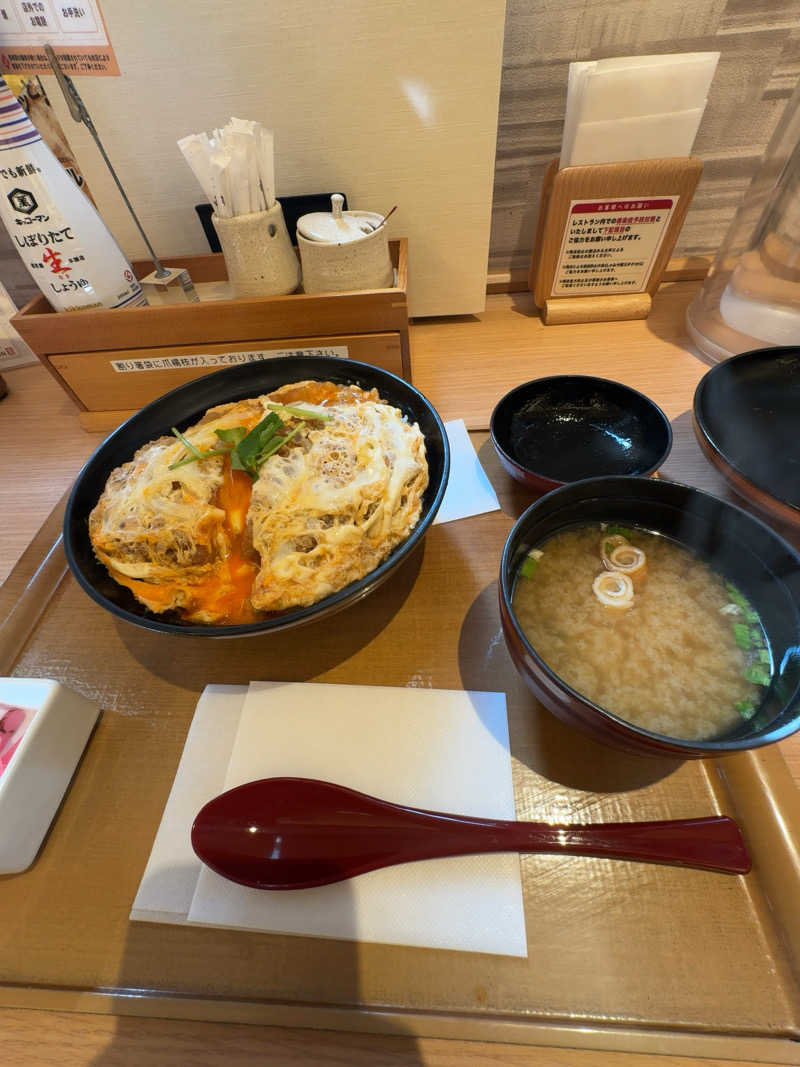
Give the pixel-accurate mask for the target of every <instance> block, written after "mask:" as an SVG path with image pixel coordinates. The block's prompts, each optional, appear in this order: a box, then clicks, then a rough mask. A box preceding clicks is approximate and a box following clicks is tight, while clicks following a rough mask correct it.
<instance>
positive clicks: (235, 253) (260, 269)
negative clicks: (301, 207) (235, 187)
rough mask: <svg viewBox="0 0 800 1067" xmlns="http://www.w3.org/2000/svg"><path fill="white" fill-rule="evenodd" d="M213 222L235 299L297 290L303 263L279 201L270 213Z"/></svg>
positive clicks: (256, 213) (263, 212)
mask: <svg viewBox="0 0 800 1067" xmlns="http://www.w3.org/2000/svg"><path fill="white" fill-rule="evenodd" d="M211 219H212V222H213V223H214V229H215V230H216V231H217V235H218V236H219V242H220V244H221V245H222V252H223V254H224V256H225V266H226V267H227V269H228V279H229V280H230V283H231V288H232V289H233V295H234V296H235V297H240V296H279V295H282V294H285V293H293V292H294V291H295V289H296V288H297V287H298V285H299V284H300V264H299V262H298V260H297V254H296V253H295V251H294V249H293V248H292V243H291V241H290V240H289V231H288V230H287V229H286V223H285V222H284V219H283V209H282V208H281V205H280V201H279V200H276V201H275V203H274V205H273V206H272V207H271V208H270V209H269V211H257V212H254V213H253V214H251V215H237V216H235V217H234V218H232V219H221V218H218V217H217V216H216V215H212V216H211Z"/></svg>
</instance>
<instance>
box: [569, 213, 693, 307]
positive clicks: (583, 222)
mask: <svg viewBox="0 0 800 1067" xmlns="http://www.w3.org/2000/svg"><path fill="white" fill-rule="evenodd" d="M677 203H678V197H677V196H640V197H634V196H630V197H624V198H619V199H608V198H607V199H605V200H573V201H571V203H570V207H569V215H568V217H567V225H566V227H565V229H564V239H563V241H562V243H561V253H560V255H559V257H558V265H557V267H556V273H555V277H554V279H553V290H552V294H551V295H552V296H598V295H600V294H604V293H612V294H617V293H641V292H643V291H644V290H645V288H646V287H647V281H648V278H649V277H650V272H651V270H652V269H653V264H654V263H655V261H656V257H657V256H658V251H659V249H660V247H661V241H662V239H663V237H664V234H665V233H666V229H667V225H668V224H669V220H670V218H671V217H672V213H673V211H674V210H675V206H676V205H677Z"/></svg>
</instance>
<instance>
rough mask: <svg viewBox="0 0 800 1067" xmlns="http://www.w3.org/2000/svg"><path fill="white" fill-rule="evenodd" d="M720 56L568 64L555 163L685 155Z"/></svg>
mask: <svg viewBox="0 0 800 1067" xmlns="http://www.w3.org/2000/svg"><path fill="white" fill-rule="evenodd" d="M719 55H720V54H719V52H687V53H683V54H678V55H666V56H627V57H622V58H618V59H598V60H592V61H589V62H586V63H570V66H569V83H568V88H567V110H566V116H565V119H564V134H563V139H562V144H561V162H560V166H561V167H575V166H582V165H584V164H590V163H616V162H622V161H630V160H635V159H659V158H665V157H672V156H688V155H689V154H690V152H691V150H692V145H693V144H694V139H695V136H696V135H697V130H698V127H699V126H700V120H701V119H702V117H703V112H704V111H705V106H706V99H707V97H708V91H709V87H710V85H711V80H712V78H713V77H714V71H715V70H716V68H717V61H718V60H719Z"/></svg>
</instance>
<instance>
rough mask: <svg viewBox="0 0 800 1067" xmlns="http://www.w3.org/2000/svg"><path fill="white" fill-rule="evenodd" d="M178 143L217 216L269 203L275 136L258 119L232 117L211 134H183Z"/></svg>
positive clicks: (271, 200)
mask: <svg viewBox="0 0 800 1067" xmlns="http://www.w3.org/2000/svg"><path fill="white" fill-rule="evenodd" d="M178 148H180V150H181V152H182V153H183V156H184V159H185V160H186V162H187V163H188V164H189V167H190V168H191V170H192V173H193V174H194V176H195V178H196V179H197V181H198V183H199V184H200V186H201V188H202V190H203V192H204V193H205V194H206V196H207V198H208V200H209V201H210V202H211V204H212V205H213V207H214V212H215V214H216V215H217V216H218V217H219V218H233V217H235V216H238V215H248V214H253V213H255V212H258V211H268V210H269V209H270V208H271V207H273V206H274V204H275V158H274V139H273V134H272V130H265V129H264V127H263V126H262V125H261V123H259V122H254V121H251V120H249V119H237V118H232V119H231V120H230V122H229V123H228V124H227V126H223V128H222V129H221V130H213V131H212V132H211V134H210V135H209V134H207V133H193V134H189V135H188V136H187V137H182V138H181V139H180V140H179V141H178Z"/></svg>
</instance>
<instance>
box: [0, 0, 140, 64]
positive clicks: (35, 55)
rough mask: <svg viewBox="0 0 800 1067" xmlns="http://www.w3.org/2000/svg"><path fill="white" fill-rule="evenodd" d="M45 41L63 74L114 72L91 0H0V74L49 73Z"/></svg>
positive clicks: (105, 33) (96, 7)
mask: <svg viewBox="0 0 800 1067" xmlns="http://www.w3.org/2000/svg"><path fill="white" fill-rule="evenodd" d="M46 44H49V45H51V46H52V48H53V51H54V52H55V54H56V55H57V56H58V61H59V63H60V64H61V69H62V70H63V71H64V73H65V74H81V75H84V74H119V67H118V66H117V59H116V56H115V55H114V49H113V48H112V47H111V42H110V41H109V39H108V31H107V30H106V26H105V22H104V21H103V15H102V13H101V11H100V6H99V4H98V2H97V0H0V70H2V73H3V74H52V73H53V72H52V70H51V68H50V64H49V63H48V61H47V56H46V55H45V51H44V46H45V45H46Z"/></svg>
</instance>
